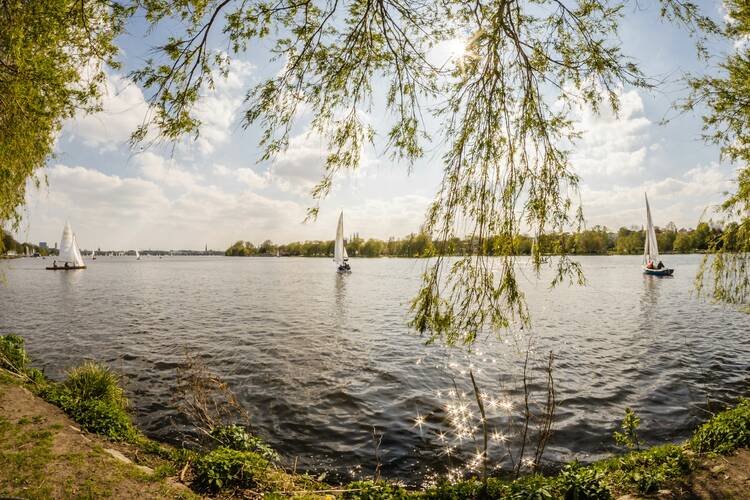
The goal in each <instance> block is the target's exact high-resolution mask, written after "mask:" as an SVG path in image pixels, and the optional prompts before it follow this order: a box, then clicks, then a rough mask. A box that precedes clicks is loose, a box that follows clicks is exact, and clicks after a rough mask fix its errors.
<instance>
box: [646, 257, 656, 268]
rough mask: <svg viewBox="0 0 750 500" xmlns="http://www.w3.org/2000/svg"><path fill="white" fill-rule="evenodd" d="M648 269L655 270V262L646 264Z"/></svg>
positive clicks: (651, 261) (650, 261) (649, 261)
mask: <svg viewBox="0 0 750 500" xmlns="http://www.w3.org/2000/svg"><path fill="white" fill-rule="evenodd" d="M646 269H654V261H653V260H651V259H649V260H648V263H647V264H646Z"/></svg>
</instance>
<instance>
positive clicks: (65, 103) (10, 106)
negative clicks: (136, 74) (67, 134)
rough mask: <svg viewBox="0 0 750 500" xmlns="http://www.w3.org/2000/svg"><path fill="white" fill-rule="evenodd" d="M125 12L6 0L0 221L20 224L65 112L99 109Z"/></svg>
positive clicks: (93, 2) (77, 1) (0, 44)
mask: <svg viewBox="0 0 750 500" xmlns="http://www.w3.org/2000/svg"><path fill="white" fill-rule="evenodd" d="M126 13H127V10H126V9H124V8H122V7H120V6H118V5H117V4H112V3H111V2H109V1H107V0H88V1H87V0H44V1H42V2H39V1H33V0H1V1H0V130H2V133H0V223H6V222H8V221H10V222H11V224H13V225H17V224H18V221H19V217H20V216H19V213H18V208H19V207H20V206H21V205H22V204H23V202H24V199H25V195H26V185H27V182H28V181H30V180H31V181H33V182H36V183H37V185H38V183H39V182H40V179H38V178H36V177H35V172H36V171H37V170H38V169H39V168H40V167H42V166H44V165H45V163H46V162H47V160H48V159H49V158H50V156H51V154H52V148H53V145H54V142H55V140H56V138H57V133H58V131H59V130H60V127H61V126H62V124H63V122H64V120H66V119H67V118H70V117H72V116H73V115H74V114H75V113H76V112H77V111H79V110H80V111H82V112H87V111H93V110H96V109H97V106H98V103H99V100H98V98H99V94H100V88H101V87H100V84H101V82H102V81H103V78H104V74H103V66H102V65H104V64H113V65H114V64H115V60H114V56H115V55H116V54H117V48H116V46H115V44H114V38H115V37H116V35H117V34H118V33H119V32H120V31H121V30H122V27H123V24H122V23H123V22H124V19H125V14H126Z"/></svg>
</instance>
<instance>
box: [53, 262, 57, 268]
mask: <svg viewBox="0 0 750 500" xmlns="http://www.w3.org/2000/svg"><path fill="white" fill-rule="evenodd" d="M52 267H55V268H56V267H57V260H53V261H52Z"/></svg>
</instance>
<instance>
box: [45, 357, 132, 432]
mask: <svg viewBox="0 0 750 500" xmlns="http://www.w3.org/2000/svg"><path fill="white" fill-rule="evenodd" d="M39 394H40V395H41V396H42V397H43V398H44V399H46V400H47V401H49V402H50V403H52V404H54V405H56V406H59V407H60V408H61V409H62V410H63V411H64V412H65V413H67V414H68V415H69V416H70V417H71V418H72V419H73V420H75V421H76V422H78V423H79V424H81V427H82V428H83V429H84V430H87V431H89V432H93V433H96V434H100V435H102V436H106V437H108V438H109V439H112V440H115V441H134V440H135V438H136V436H137V431H136V429H135V427H133V424H132V423H131V421H130V417H129V416H128V413H127V408H128V401H127V399H126V398H125V395H124V393H123V390H122V388H121V387H120V385H119V378H118V377H117V376H116V375H115V374H114V373H113V372H112V371H111V370H110V369H109V368H107V367H106V366H103V365H100V364H97V363H92V362H87V363H84V364H83V365H81V366H79V367H77V368H74V369H72V370H70V371H69V372H68V378H67V379H66V380H65V381H63V382H62V383H59V384H56V383H49V384H47V385H45V386H44V387H43V388H42V389H40V391H39Z"/></svg>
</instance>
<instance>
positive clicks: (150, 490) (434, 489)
mask: <svg viewBox="0 0 750 500" xmlns="http://www.w3.org/2000/svg"><path fill="white" fill-rule="evenodd" d="M9 338H12V336H5V337H3V336H0V495H21V496H24V495H29V496H31V497H39V498H47V497H57V496H59V495H60V494H62V495H63V496H67V494H66V493H71V494H76V495H77V494H81V493H83V492H85V491H89V492H94V493H96V492H98V493H99V494H104V493H110V494H112V495H113V496H115V497H117V498H125V497H127V496H128V493H127V492H132V491H135V490H138V491H143V492H145V497H146V498H198V497H200V496H209V497H216V496H217V495H218V497H220V498H226V497H227V495H229V496H230V497H231V496H233V495H234V496H237V497H242V496H243V495H244V496H245V497H246V496H248V495H249V496H251V497H266V496H281V497H287V496H291V497H305V498H328V497H330V496H331V495H335V496H343V497H344V498H355V499H358V498H362V499H365V498H412V497H414V498H482V497H486V496H488V495H489V496H490V497H492V498H502V497H508V496H513V497H514V498H532V497H533V498H573V497H572V496H571V495H575V497H577V498H622V499H628V498H631V499H632V498H638V497H640V496H644V495H645V496H648V497H658V498H711V497H712V495H713V496H714V497H715V495H716V494H717V493H720V494H721V495H723V496H721V497H722V498H733V497H737V498H739V497H741V495H742V494H743V492H744V491H746V488H747V487H748V486H750V450H748V449H746V448H747V447H748V446H750V401H748V400H740V401H739V403H738V404H737V406H735V407H733V408H729V409H727V410H725V411H723V412H720V413H718V414H716V415H715V416H714V417H713V418H712V419H711V420H709V421H708V422H707V423H705V424H703V425H702V426H700V427H699V428H698V429H697V430H696V431H695V432H694V433H693V435H692V437H691V438H690V439H689V440H688V441H687V442H685V443H683V444H680V445H673V444H665V445H660V446H655V447H651V448H647V449H640V445H639V444H638V440H637V438H636V440H635V441H634V442H630V443H629V444H628V446H630V447H632V450H630V451H628V452H627V453H625V454H622V455H616V456H612V457H609V458H606V459H603V460H599V461H596V462H593V463H591V464H588V465H583V464H580V463H578V462H577V461H576V462H571V463H568V464H567V465H565V466H563V467H562V469H561V470H560V471H559V472H558V473H557V474H553V475H540V474H529V475H523V476H521V477H520V478H519V479H517V480H515V481H513V480H507V479H500V478H498V477H489V478H488V479H487V480H486V482H483V481H482V478H481V477H480V476H476V477H473V478H468V479H463V480H460V481H456V482H453V483H449V482H447V481H442V482H441V481H438V482H437V483H436V484H433V485H431V486H427V487H422V488H420V489H406V488H403V487H401V486H399V485H398V484H397V483H394V482H390V481H387V480H380V479H379V478H378V480H377V481H375V480H364V481H362V480H360V481H354V482H350V483H344V484H341V485H331V484H327V483H325V482H324V479H323V476H321V477H319V478H318V479H315V478H313V477H311V476H309V475H307V474H300V473H297V472H296V470H292V471H287V470H285V469H284V467H283V466H281V465H280V464H279V462H280V461H279V460H278V455H277V453H276V451H274V450H270V448H268V447H266V446H265V445H263V444H262V442H260V440H257V438H255V437H254V436H250V435H247V436H246V437H245V438H244V439H251V440H255V441H253V442H254V443H255V444H254V445H253V446H255V448H244V449H242V450H239V449H234V448H233V447H231V446H229V445H228V444H227V443H226V442H224V443H221V442H220V443H218V446H217V445H214V446H209V447H207V448H206V449H204V450H202V451H193V450H186V449H182V448H175V447H173V446H171V445H166V444H164V443H160V442H157V441H154V440H151V439H149V438H147V437H145V436H144V435H143V434H142V433H141V432H140V431H139V430H137V429H136V428H135V427H134V426H133V424H132V421H131V420H130V418H129V417H128V416H127V414H126V413H125V412H123V413H122V415H124V418H125V420H123V421H118V425H119V427H118V426H113V425H112V422H111V418H112V415H111V414H110V413H109V412H108V411H102V409H101V408H99V409H97V410H96V412H94V413H90V412H89V413H87V412H80V411H79V410H76V409H73V410H71V406H70V404H69V401H68V400H67V399H65V398H63V397H60V394H61V392H60V391H59V389H60V388H64V387H67V386H66V383H67V382H61V383H55V382H51V381H48V380H46V379H45V378H44V376H43V375H42V374H41V372H38V370H35V369H34V368H31V367H30V365H29V360H28V356H27V355H26V353H25V351H23V350H21V351H19V350H18V349H17V347H18V345H19V344H18V342H17V341H16V344H14V346H15V347H16V349H15V350H12V349H11V350H10V351H9V350H8V345H9V344H8V343H7V342H6V343H5V344H3V342H4V341H6V340H7V339H9ZM15 339H18V337H15ZM20 345H21V347H22V340H21V342H20ZM4 346H5V350H3V348H4ZM13 356H16V358H15V359H17V360H20V361H17V362H15V363H9V362H8V360H9V359H10V358H12V357H13ZM18 365H23V366H21V367H20V368H17V366H18ZM88 368H90V369H93V370H102V371H103V372H106V373H110V372H108V369H107V368H106V367H101V365H95V364H90V366H89V367H88ZM75 370H77V369H74V370H72V371H71V374H72V373H73V372H75ZM71 376H72V375H69V378H70V377H71ZM115 390H116V391H120V393H121V388H119V387H116V388H115ZM74 397H79V398H80V397H81V396H74ZM45 400H46V401H45ZM66 405H67V406H66ZM97 408H98V406H97ZM123 408H124V407H123ZM66 413H67V415H66ZM92 415H93V416H92ZM230 427H235V426H230ZM623 429H625V427H623ZM636 429H637V424H636V426H635V427H634V428H632V429H630V430H631V431H632V432H633V436H635V435H636V434H635V432H636ZM626 434H627V432H626ZM60 443H67V444H65V445H61V444H60ZM66 447H67V448H66ZM235 448H236V447H235ZM281 451H282V452H283V450H281ZM89 462H91V463H95V464H98V466H97V470H98V469H101V468H102V467H103V468H104V469H103V470H106V471H107V472H106V473H105V474H102V475H99V476H97V474H95V471H94V470H90V468H88V467H87V464H89ZM113 464H114V465H113ZM295 469H296V468H295ZM3 470H5V471H6V472H3ZM39 471H42V472H43V473H44V474H45V475H46V476H47V477H46V479H45V480H44V481H42V483H44V484H42V485H39V486H34V484H33V483H34V481H41V479H40V477H41V476H39V473H40V472H39ZM45 471H46V472H45ZM35 478H36V479H35ZM81 480H82V481H83V482H81ZM45 488H46V489H45ZM50 488H51V489H50ZM66 488H67V489H66ZM87 488H88V489H87ZM134 489H135V490H134ZM31 493H33V494H31ZM540 495H541V496H540ZM633 495H635V496H633ZM74 496H75V495H74Z"/></svg>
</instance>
